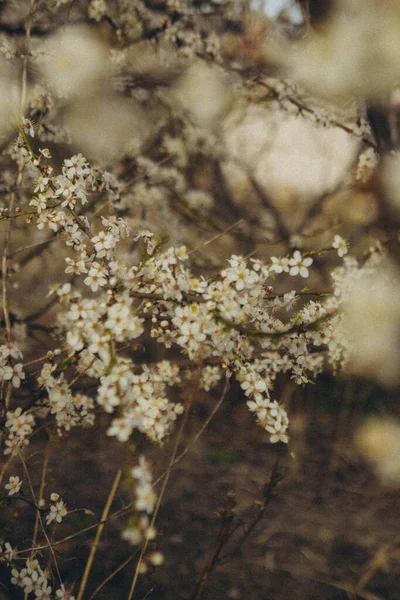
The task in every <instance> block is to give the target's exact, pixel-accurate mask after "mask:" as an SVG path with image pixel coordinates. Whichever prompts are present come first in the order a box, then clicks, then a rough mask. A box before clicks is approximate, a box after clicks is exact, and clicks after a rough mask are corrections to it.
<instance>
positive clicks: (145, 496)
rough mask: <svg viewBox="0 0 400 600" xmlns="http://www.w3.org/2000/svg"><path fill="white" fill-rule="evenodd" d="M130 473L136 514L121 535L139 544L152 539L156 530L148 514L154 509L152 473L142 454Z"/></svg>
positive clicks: (132, 542) (154, 497) (154, 498)
mask: <svg viewBox="0 0 400 600" xmlns="http://www.w3.org/2000/svg"><path fill="white" fill-rule="evenodd" d="M131 475H132V479H133V485H134V495H135V502H134V505H135V509H136V510H137V511H138V513H139V514H136V515H135V516H134V518H133V519H132V520H131V522H130V523H129V524H128V527H127V529H125V530H124V531H123V532H122V537H123V539H125V540H128V541H129V542H130V543H131V544H133V545H137V544H140V543H141V542H142V541H143V540H144V539H147V540H153V539H154V538H155V536H156V530H155V528H154V527H153V526H151V524H150V521H149V515H151V514H152V512H153V511H154V506H155V503H156V495H155V493H154V490H153V483H152V475H151V471H150V468H149V465H148V462H147V460H146V459H145V457H144V456H143V455H142V456H140V457H139V464H138V465H137V466H136V467H133V469H132V470H131Z"/></svg>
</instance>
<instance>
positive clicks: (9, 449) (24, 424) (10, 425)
mask: <svg viewBox="0 0 400 600" xmlns="http://www.w3.org/2000/svg"><path fill="white" fill-rule="evenodd" d="M34 424H35V419H34V417H33V414H32V412H30V411H29V412H28V411H27V412H22V408H21V407H20V406H19V407H18V408H16V409H15V410H14V411H11V410H10V411H8V412H7V420H6V429H7V433H8V436H7V439H6V441H5V446H6V449H5V450H4V454H12V456H15V455H16V454H18V452H19V451H20V450H21V449H22V448H23V447H24V446H27V445H28V444H29V438H30V435H31V433H32V431H33V426H34Z"/></svg>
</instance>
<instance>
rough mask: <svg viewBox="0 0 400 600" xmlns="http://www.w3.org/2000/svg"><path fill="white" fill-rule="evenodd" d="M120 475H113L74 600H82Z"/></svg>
mask: <svg viewBox="0 0 400 600" xmlns="http://www.w3.org/2000/svg"><path fill="white" fill-rule="evenodd" d="M121 475H122V470H121V469H118V471H117V474H116V475H115V479H114V483H113V485H112V488H111V491H110V493H109V495H108V498H107V502H106V505H105V507H104V510H103V514H102V515H101V522H100V524H99V526H98V528H97V531H96V537H95V538H94V542H93V544H92V547H91V548H90V553H89V558H88V560H87V563H86V567H85V571H84V573H83V577H82V581H81V587H80V588H79V593H78V596H77V598H76V600H82V597H83V593H84V591H85V587H86V584H87V580H88V577H89V573H90V570H91V568H92V565H93V560H94V555H95V554H96V550H97V547H98V545H99V541H100V536H101V534H102V532H103V529H104V525H105V520H106V519H107V517H108V513H109V512H110V508H111V504H112V502H113V500H114V496H115V494H116V492H117V489H118V485H119V482H120V480H121Z"/></svg>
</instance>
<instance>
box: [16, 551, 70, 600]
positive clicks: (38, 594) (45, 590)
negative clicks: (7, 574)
mask: <svg viewBox="0 0 400 600" xmlns="http://www.w3.org/2000/svg"><path fill="white" fill-rule="evenodd" d="M11 575H12V578H11V583H13V584H14V585H15V586H17V587H19V588H22V589H23V592H24V594H25V595H26V596H28V595H29V594H34V597H35V598H40V599H41V600H54V598H56V600H75V599H74V596H71V595H70V594H69V593H68V592H67V591H66V589H65V587H64V585H61V587H60V588H59V589H58V590H56V591H55V595H53V588H52V586H51V585H50V582H51V578H50V573H49V572H48V570H47V569H42V567H41V566H40V564H39V561H38V560H37V559H33V558H28V559H27V561H26V564H25V567H23V568H22V569H17V568H16V567H14V568H13V569H12V571H11Z"/></svg>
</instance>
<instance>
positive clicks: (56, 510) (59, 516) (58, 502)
mask: <svg viewBox="0 0 400 600" xmlns="http://www.w3.org/2000/svg"><path fill="white" fill-rule="evenodd" d="M50 500H51V504H50V512H49V514H48V515H46V523H47V525H50V523H52V522H53V521H55V522H56V523H61V521H62V520H63V518H64V517H65V516H66V515H67V513H68V511H67V507H66V505H65V504H64V501H63V500H62V499H61V498H60V496H59V494H56V493H55V492H53V493H52V494H51V495H50Z"/></svg>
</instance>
